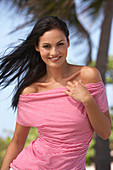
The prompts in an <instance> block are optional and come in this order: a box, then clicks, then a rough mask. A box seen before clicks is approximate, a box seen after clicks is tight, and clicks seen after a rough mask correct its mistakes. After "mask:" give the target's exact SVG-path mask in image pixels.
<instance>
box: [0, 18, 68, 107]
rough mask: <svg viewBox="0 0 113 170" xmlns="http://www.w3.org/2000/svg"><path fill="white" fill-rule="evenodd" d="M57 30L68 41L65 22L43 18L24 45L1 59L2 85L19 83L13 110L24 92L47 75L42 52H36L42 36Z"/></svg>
mask: <svg viewBox="0 0 113 170" xmlns="http://www.w3.org/2000/svg"><path fill="white" fill-rule="evenodd" d="M55 28H57V29H59V30H61V31H63V33H64V34H65V36H66V38H67V40H68V36H69V31H68V28H67V25H66V23H65V22H64V21H62V20H61V19H59V18H57V17H56V16H47V17H43V18H42V19H40V20H38V22H37V23H36V24H35V26H34V28H33V29H32V31H31V33H30V34H29V36H28V37H27V38H26V40H24V41H23V42H22V44H20V45H19V46H17V47H15V48H14V50H13V51H12V52H11V53H10V54H9V55H6V56H4V57H2V58H1V59H0V60H1V65H0V70H1V73H0V84H1V85H2V86H3V88H5V87H7V86H8V85H9V84H11V83H12V82H14V81H15V80H16V81H17V85H16V86H15V94H14V97H13V100H12V107H13V108H15V109H16V107H17V104H18V100H19V95H20V94H21V92H22V90H23V89H24V88H25V87H27V86H29V85H31V84H32V83H33V82H36V81H38V79H39V78H40V77H42V76H43V75H45V74H46V64H45V63H44V62H43V60H42V59H41V56H40V52H37V51H36V50H35V46H38V43H39V38H40V36H42V35H43V34H44V33H45V32H46V31H49V30H52V29H55Z"/></svg>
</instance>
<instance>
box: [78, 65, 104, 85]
mask: <svg viewBox="0 0 113 170" xmlns="http://www.w3.org/2000/svg"><path fill="white" fill-rule="evenodd" d="M80 76H81V81H82V82H83V84H88V83H96V82H99V81H101V80H102V79H101V75H100V72H99V71H98V69H96V68H94V67H89V66H83V67H82V68H81V74H80Z"/></svg>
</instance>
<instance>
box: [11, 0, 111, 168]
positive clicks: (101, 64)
mask: <svg viewBox="0 0 113 170" xmlns="http://www.w3.org/2000/svg"><path fill="white" fill-rule="evenodd" d="M80 3H81V5H80V6H81V7H82V9H81V12H80V14H79V15H82V14H84V13H87V15H88V16H89V17H90V18H91V21H93V22H94V21H96V20H97V19H98V17H99V15H100V14H101V15H104V17H103V21H102V23H101V25H100V26H101V36H100V43H99V48H98V55H97V60H96V67H97V68H98V69H99V70H100V72H101V75H102V79H103V82H104V83H105V73H106V66H107V60H108V47H109V39H110V29H111V23H112V16H113V14H112V11H113V0H81V1H80ZM12 5H14V6H17V8H18V9H19V10H20V12H22V11H26V16H29V20H28V21H27V22H26V23H25V24H23V25H21V26H19V27H18V29H19V28H22V27H23V26H26V25H28V24H31V23H34V21H36V20H37V19H39V18H41V17H43V16H47V15H56V16H59V17H60V18H62V19H64V20H65V21H67V23H68V24H69V26H70V28H72V30H75V31H74V33H78V35H79V39H80V40H81V41H82V39H84V38H86V39H87V41H88V46H89V52H88V55H87V63H89V62H91V50H92V44H91V39H90V34H89V31H88V30H87V29H86V28H85V27H84V26H83V24H82V23H81V22H80V20H79V16H78V13H77V9H76V7H77V5H76V0H75V1H74V0H62V1H60V0H44V1H38V0H32V1H31V0H18V1H17V0H12ZM31 14H32V15H31ZM16 30H17V28H16ZM103 47H104V48H103ZM95 163H96V169H97V170H109V169H110V150H109V140H106V141H103V140H102V139H101V138H99V137H98V136H96V159H95Z"/></svg>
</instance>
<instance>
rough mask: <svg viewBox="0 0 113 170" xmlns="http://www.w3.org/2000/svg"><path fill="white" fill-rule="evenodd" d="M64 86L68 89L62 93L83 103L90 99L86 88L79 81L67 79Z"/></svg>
mask: <svg viewBox="0 0 113 170" xmlns="http://www.w3.org/2000/svg"><path fill="white" fill-rule="evenodd" d="M66 88H67V89H68V90H69V91H66V90H64V93H66V94H67V95H69V96H71V97H72V98H73V99H75V100H77V101H79V102H81V103H84V102H86V101H88V100H89V99H90V96H91V95H90V93H89V91H88V89H87V88H86V86H85V85H83V84H82V83H81V82H80V81H73V82H70V81H69V82H67V85H66Z"/></svg>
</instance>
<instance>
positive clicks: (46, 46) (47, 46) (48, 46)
mask: <svg viewBox="0 0 113 170" xmlns="http://www.w3.org/2000/svg"><path fill="white" fill-rule="evenodd" d="M50 47H51V46H50V45H44V46H43V48H50Z"/></svg>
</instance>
